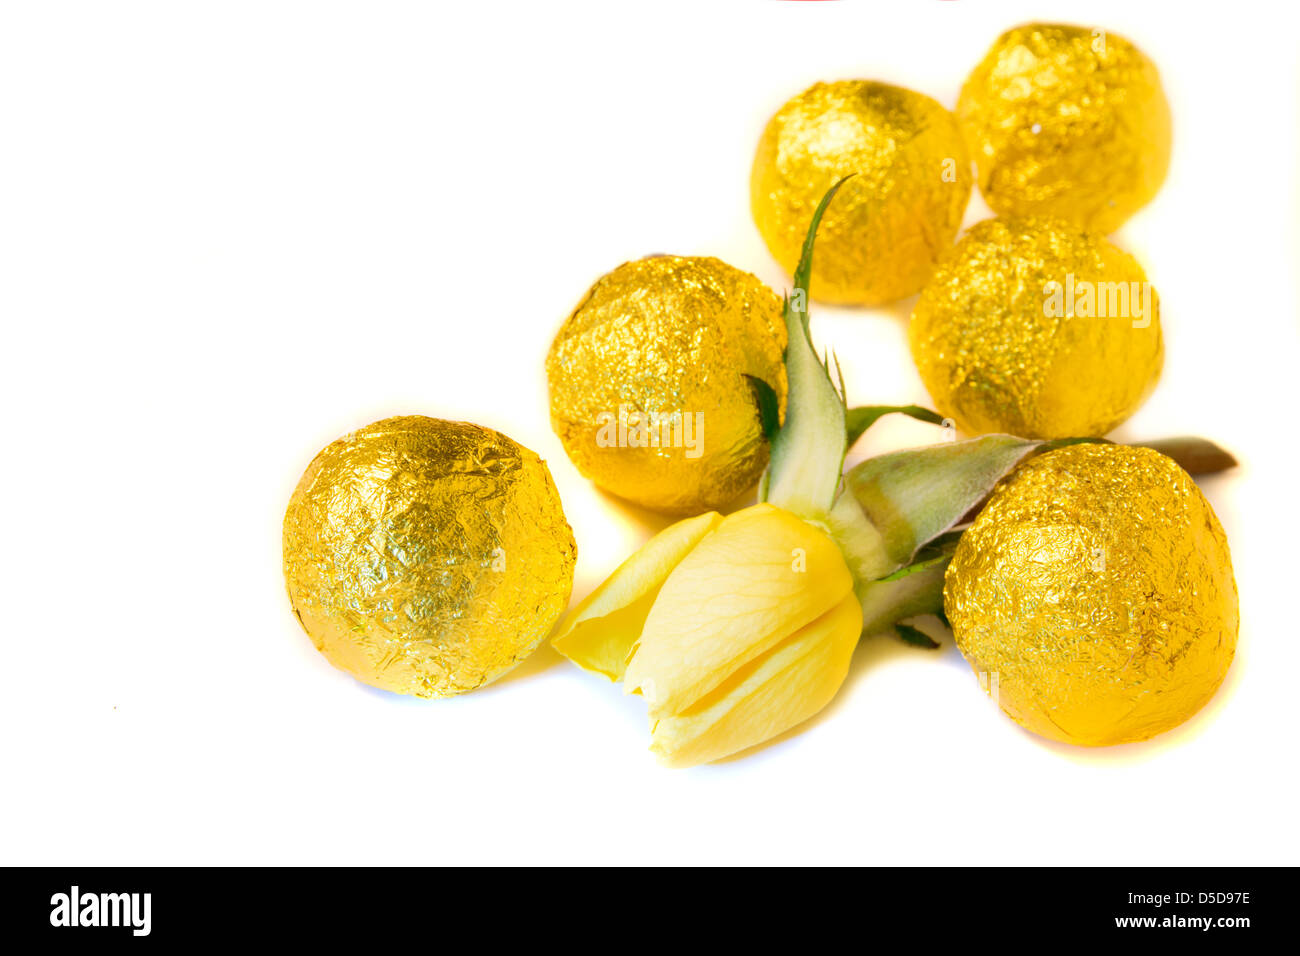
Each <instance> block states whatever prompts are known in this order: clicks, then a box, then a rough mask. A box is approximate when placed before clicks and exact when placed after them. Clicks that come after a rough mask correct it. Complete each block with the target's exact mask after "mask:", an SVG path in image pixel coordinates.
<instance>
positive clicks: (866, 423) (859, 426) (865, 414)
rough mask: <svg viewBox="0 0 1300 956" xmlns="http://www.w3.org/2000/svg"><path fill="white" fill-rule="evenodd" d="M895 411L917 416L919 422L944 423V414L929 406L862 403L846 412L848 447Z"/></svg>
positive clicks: (911, 416)
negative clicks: (933, 410) (931, 409)
mask: <svg viewBox="0 0 1300 956" xmlns="http://www.w3.org/2000/svg"><path fill="white" fill-rule="evenodd" d="M895 413H897V414H900V415H906V416H908V417H909V418H915V419H916V420H917V421H919V422H928V423H929V424H931V425H942V424H943V416H941V415H940V414H939V413H938V412H932V411H930V409H928V408H922V407H921V406H920V405H860V406H859V407H857V408H850V409H849V410H848V411H847V412H845V413H844V425H845V430H846V431H847V432H848V447H850V448H852V447H853V445H854V443H855V442H857V440H858V439H859V438H861V437H862V433H863V432H865V431H866V430H867V429H868V428H870V427H871V426H872V425H874V424H875V423H876V422H878V421H880V419H882V418H884V417H885V416H886V415H892V414H895Z"/></svg>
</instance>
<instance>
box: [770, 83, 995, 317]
mask: <svg viewBox="0 0 1300 956" xmlns="http://www.w3.org/2000/svg"><path fill="white" fill-rule="evenodd" d="M850 173H855V174H856V175H855V176H854V178H853V179H851V180H849V181H848V182H847V183H845V184H844V186H843V188H841V190H840V192H839V194H838V195H837V196H836V197H835V200H834V202H832V203H831V205H830V206H829V208H827V210H826V214H825V216H824V218H823V219H822V221H821V226H820V228H819V229H818V230H817V254H816V255H815V256H814V257H813V265H812V280H811V282H810V286H811V288H810V290H809V293H810V294H811V295H812V297H813V298H815V299H818V300H820V301H823V302H836V303H852V304H861V305H877V304H879V303H883V302H890V301H892V300H894V299H901V298H903V297H904V296H909V295H911V294H912V293H914V292H916V291H917V290H918V289H920V288H921V286H922V285H923V284H924V282H925V280H926V279H927V278H928V277H929V275H930V272H931V270H932V269H933V268H934V263H935V260H936V259H938V257H939V256H940V255H941V254H942V253H943V252H944V251H945V250H946V249H947V248H948V247H949V246H950V245H951V244H952V240H953V237H954V236H956V234H957V230H958V229H959V228H960V227H961V220H962V216H963V214H964V213H965V211H966V203H967V202H968V201H969V199H970V190H971V167H970V159H969V157H968V155H967V151H966V146H965V144H964V143H963V141H962V137H961V134H960V132H959V130H958V127H957V124H956V122H955V120H954V119H953V116H952V114H951V113H949V112H948V111H947V110H945V109H944V108H943V107H942V106H940V105H939V104H938V103H936V102H935V101H934V100H932V99H930V98H929V97H928V96H923V95H922V94H920V93H915V92H913V91H912V90H907V89H903V88H901V87H897V86H890V85H888V84H885V83H875V82H871V81H868V80H844V81H841V82H837V83H818V84H816V85H815V86H813V87H811V88H809V89H808V90H805V91H804V92H803V93H800V94H799V95H798V96H796V97H794V98H793V99H791V100H790V101H789V102H787V103H786V104H785V105H784V106H782V107H781V109H779V110H778V111H777V113H776V115H774V116H773V117H772V119H771V120H770V121H769V122H768V124H767V128H766V129H765V130H764V131H763V135H762V138H761V139H760V140H759V143H758V151H757V153H756V155H755V156H754V167H753V171H752V173H751V175H750V207H751V210H752V212H753V215H754V222H755V223H756V224H757V225H758V231H759V232H760V233H761V234H762V236H763V240H764V241H765V242H766V243H767V247H768V249H770V250H771V252H772V255H773V256H774V257H775V258H776V260H777V261H778V262H779V263H781V265H782V266H784V267H785V269H786V271H787V272H790V273H791V274H793V272H794V268H795V266H796V265H797V264H798V262H799V253H800V250H801V249H802V247H803V241H804V238H805V236H807V234H808V224H809V222H810V221H811V219H812V214H813V210H815V209H816V208H817V204H818V203H819V202H820V201H821V198H822V197H823V196H824V195H826V191H827V190H828V189H830V188H831V186H833V185H834V184H835V183H836V181H838V180H839V179H840V178H842V177H844V176H847V175H849V174H850Z"/></svg>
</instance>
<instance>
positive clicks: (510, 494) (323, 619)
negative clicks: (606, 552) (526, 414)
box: [284, 416, 576, 697]
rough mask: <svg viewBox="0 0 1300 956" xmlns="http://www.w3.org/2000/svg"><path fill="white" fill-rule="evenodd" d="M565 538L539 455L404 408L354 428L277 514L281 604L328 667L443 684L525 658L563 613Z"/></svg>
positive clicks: (383, 680)
mask: <svg viewBox="0 0 1300 956" xmlns="http://www.w3.org/2000/svg"><path fill="white" fill-rule="evenodd" d="M575 555H576V549H575V546H574V542H573V533H572V532H571V531H570V530H569V525H568V523H567V522H566V521H565V518H564V511H563V509H562V508H561V506H560V498H559V495H558V494H557V492H556V490H555V485H554V484H553V483H552V481H551V476H550V472H549V471H548V470H547V468H546V464H545V463H544V462H543V461H542V460H541V459H540V458H538V457H537V456H536V455H535V454H533V453H532V452H531V451H529V450H528V449H527V448H523V447H522V446H520V445H518V444H516V443H515V442H513V441H511V440H510V439H509V438H507V437H506V436H505V435H502V434H500V433H499V432H495V431H492V430H491V429H489V428H482V427H480V426H478V425H471V424H467V423H465V422H448V421H441V420H439V419H435V418H424V417H419V416H410V417H404V418H389V419H385V420H383V421H379V422H375V423H374V424H372V425H368V426H367V427H365V428H362V429H360V430H359V431H356V432H353V433H352V434H350V435H347V436H345V437H343V438H341V439H339V440H338V441H336V442H334V443H333V444H332V445H330V446H329V447H327V448H326V449H325V450H323V451H322V452H321V453H320V454H318V455H317V456H316V458H315V459H314V460H313V461H312V463H311V464H310V465H309V466H308V468H307V471H306V472H305V473H304V474H303V476H302V480H301V481H300V482H299V483H298V487H297V490H295V491H294V493H293V497H292V498H291V499H290V501H289V507H288V510H287V511H286V512H285V516H284V577H285V582H286V584H287V586H288V590H289V600H290V602H291V604H292V606H293V610H294V613H295V614H296V615H297V616H298V620H299V621H300V622H301V623H302V626H303V629H304V630H306V632H307V634H308V636H309V637H311V639H312V642H313V643H314V644H315V645H316V647H317V648H318V649H319V650H320V651H321V653H322V654H324V655H325V656H326V657H327V658H328V659H329V661H330V663H332V664H333V665H334V666H335V667H338V668H340V669H342V670H345V671H347V672H348V673H350V674H352V675H353V676H354V677H356V678H357V679H358V680H362V681H365V682H366V683H367V684H373V685H374V686H376V687H381V688H383V689H384V690H390V691H394V692H396V693H399V694H413V695H415V696H417V697H446V696H450V695H452V694H460V693H463V692H465V691H469V690H474V689H475V688H476V687H480V686H482V685H483V684H486V683H488V682H489V681H492V680H494V679H495V678H497V677H499V676H500V675H501V674H503V673H505V672H506V671H508V670H509V669H510V668H511V667H513V666H514V665H515V664H517V663H518V662H519V661H520V660H522V659H523V658H524V657H526V656H527V655H528V654H529V653H531V652H532V650H533V649H534V648H535V647H536V646H537V645H538V644H539V643H540V642H541V641H542V640H543V639H544V638H545V637H546V636H547V634H548V633H549V632H550V630H551V627H552V625H554V623H555V621H556V620H557V619H558V618H559V616H560V615H561V614H562V613H563V612H564V609H565V607H566V606H567V605H568V601H569V591H570V588H571V587H572V584H573V565H574V559H575Z"/></svg>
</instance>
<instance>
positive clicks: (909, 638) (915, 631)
mask: <svg viewBox="0 0 1300 956" xmlns="http://www.w3.org/2000/svg"><path fill="white" fill-rule="evenodd" d="M894 630H895V631H897V632H898V636H899V637H900V638H901V639H902V641H903V643H904V644H911V645H912V646H913V647H924V648H926V649H927V650H934V649H935V648H937V647H938V646H939V642H938V641H936V640H935V639H934V638H933V637H931V636H930V635H929V634H927V633H925V631H922V630H920V629H919V628H915V627H912V625H910V624H895V625H894Z"/></svg>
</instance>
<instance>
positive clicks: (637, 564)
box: [551, 511, 722, 680]
mask: <svg viewBox="0 0 1300 956" xmlns="http://www.w3.org/2000/svg"><path fill="white" fill-rule="evenodd" d="M721 521H722V515H720V514H718V513H717V512H716V511H710V512H709V513H707V514H702V515H697V516H696V517H694V518H687V519H686V520H684V521H678V522H677V523H676V524H673V525H669V526H668V527H667V528H665V529H664V530H663V531H660V532H659V533H658V534H657V535H655V536H654V537H653V538H651V539H650V540H649V541H647V542H646V543H645V544H644V545H643V546H642V547H641V549H640V550H638V551H636V552H635V553H634V554H633V555H632V556H631V557H630V558H628V559H627V560H626V561H624V562H623V563H622V564H620V565H619V566H618V568H617V569H616V570H615V571H614V573H613V574H611V575H610V576H609V577H608V578H606V579H605V581H604V583H603V584H601V585H600V587H598V588H596V590H594V591H592V592H591V593H590V594H589V595H587V597H586V599H585V600H583V601H582V603H581V604H579V605H578V606H577V607H575V608H574V609H573V610H572V611H570V612H569V614H568V615H567V616H566V617H565V619H564V620H563V621H561V622H560V627H559V630H558V631H557V632H556V635H555V637H554V638H553V639H552V641H551V644H552V646H553V647H554V648H555V649H556V650H557V651H559V652H560V653H561V654H563V655H564V656H565V657H567V658H568V659H569V660H571V661H573V662H574V663H575V664H577V665H578V666H579V667H581V668H583V669H585V670H589V671H595V672H596V673H598V674H604V675H605V676H606V677H608V678H610V679H611V680H618V679H619V678H620V677H622V676H623V668H624V667H626V666H627V657H628V653H629V652H630V651H631V649H632V645H633V644H635V643H636V639H637V638H638V637H639V636H640V635H641V627H642V625H643V624H644V623H645V619H646V615H647V614H649V613H650V607H651V605H653V604H654V601H655V597H656V596H657V595H658V593H659V588H660V587H661V586H662V585H663V583H664V580H665V579H666V578H667V577H668V575H669V574H670V573H671V572H672V570H673V568H675V567H676V566H677V564H678V562H680V561H681V560H682V558H684V557H685V556H686V555H687V553H688V552H689V551H690V550H691V549H692V548H694V547H695V546H696V545H697V544H699V543H700V541H701V540H702V539H703V538H704V537H705V536H707V535H708V534H709V532H711V531H713V529H714V528H716V527H717V526H718V524H719V523H720V522H721Z"/></svg>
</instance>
